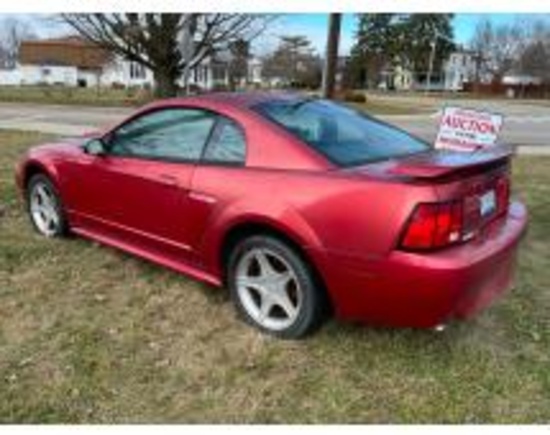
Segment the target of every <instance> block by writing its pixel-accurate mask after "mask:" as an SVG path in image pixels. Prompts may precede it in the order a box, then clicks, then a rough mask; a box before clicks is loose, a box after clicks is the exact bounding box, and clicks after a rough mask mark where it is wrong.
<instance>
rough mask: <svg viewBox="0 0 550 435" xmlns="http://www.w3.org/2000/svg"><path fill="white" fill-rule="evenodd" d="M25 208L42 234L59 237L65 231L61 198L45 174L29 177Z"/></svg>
mask: <svg viewBox="0 0 550 435" xmlns="http://www.w3.org/2000/svg"><path fill="white" fill-rule="evenodd" d="M27 209H28V213H29V216H30V219H31V222H32V224H33V226H34V228H35V229H36V230H37V231H38V232H39V233H40V234H42V235H43V236H46V237H60V236H62V235H64V234H65V233H66V232H67V229H68V228H67V221H66V219H65V215H64V212H63V206H62V203H61V198H60V197H59V194H58V192H57V190H56V188H55V186H54V185H53V183H52V182H51V181H50V179H49V178H48V177H47V176H46V175H43V174H37V175H34V176H33V177H32V178H31V179H30V181H29V183H28V185H27Z"/></svg>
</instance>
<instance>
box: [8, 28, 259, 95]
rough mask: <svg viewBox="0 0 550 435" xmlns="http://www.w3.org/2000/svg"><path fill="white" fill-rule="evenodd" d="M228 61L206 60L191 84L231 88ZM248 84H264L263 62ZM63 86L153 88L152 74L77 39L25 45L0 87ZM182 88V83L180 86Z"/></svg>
mask: <svg viewBox="0 0 550 435" xmlns="http://www.w3.org/2000/svg"><path fill="white" fill-rule="evenodd" d="M229 61H230V59H229V58H228V56H227V55H225V54H223V53H222V54H219V55H216V56H210V57H207V58H206V59H204V60H203V61H202V62H201V63H200V64H199V65H198V66H197V67H195V68H194V69H193V70H192V71H190V74H189V83H190V85H192V86H195V87H197V88H199V89H201V90H212V89H216V88H219V87H227V86H228V85H229ZM248 70H249V71H248V72H249V81H251V82H252V83H258V82H261V62H260V61H258V60H257V59H252V60H251V61H250V62H249V65H248ZM40 84H44V85H62V86H78V87H96V86H103V87H112V86H120V87H131V86H140V87H144V86H151V87H152V86H153V85H154V77H153V73H152V71H151V70H149V69H148V68H146V67H144V66H143V65H141V64H139V63H136V62H131V61H128V60H125V59H122V58H121V57H119V56H114V55H112V54H111V53H109V52H108V51H107V50H105V49H103V48H101V47H99V46H97V45H96V44H93V43H91V42H88V41H86V40H84V39H82V38H80V37H78V36H70V37H66V38H58V39H43V40H33V41H23V42H22V43H21V46H20V49H19V59H18V62H17V65H16V68H15V69H12V70H0V85H40ZM180 84H183V83H180Z"/></svg>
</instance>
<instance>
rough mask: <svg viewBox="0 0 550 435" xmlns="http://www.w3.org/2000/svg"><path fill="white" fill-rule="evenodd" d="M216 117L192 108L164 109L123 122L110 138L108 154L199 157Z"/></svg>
mask: <svg viewBox="0 0 550 435" xmlns="http://www.w3.org/2000/svg"><path fill="white" fill-rule="evenodd" d="M215 121H216V116H215V115H213V114H211V113H209V112H206V111H203V110H196V109H165V110H159V111H156V112H153V113H150V114H146V115H143V116H141V117H139V118H137V119H135V120H133V121H130V122H129V123H127V124H125V125H123V126H122V127H120V128H119V129H118V130H116V131H115V133H114V135H113V137H112V138H111V147H110V152H111V154H115V155H123V156H136V157H145V158H160V159H162V158H164V159H172V160H191V161H196V160H199V159H200V156H201V154H202V150H203V148H204V145H205V143H206V140H207V138H208V136H209V134H210V131H211V130H212V127H213V126H214V123H215Z"/></svg>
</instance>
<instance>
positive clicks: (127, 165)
mask: <svg viewBox="0 0 550 435" xmlns="http://www.w3.org/2000/svg"><path fill="white" fill-rule="evenodd" d="M215 121H216V116H215V115H214V114H212V113H210V112H207V111H203V110H199V109H194V108H165V109H160V110H155V111H154V112H150V113H146V114H143V115H140V116H138V117H137V118H135V119H132V120H130V121H129V122H127V123H126V124H124V125H122V126H121V127H119V128H117V129H116V130H114V131H113V132H111V133H110V134H108V135H107V137H106V140H105V141H106V154H105V155H100V156H97V155H86V157H84V158H83V159H81V161H80V165H79V168H78V170H77V171H75V173H74V176H73V177H72V178H73V180H72V181H73V182H71V183H70V184H71V185H72V186H73V188H72V191H73V194H72V198H71V199H72V204H74V209H75V211H76V214H77V215H78V216H79V217H80V221H81V222H84V225H85V226H87V227H88V228H91V229H92V231H96V232H97V231H99V232H101V233H103V234H104V235H106V236H108V237H115V238H117V239H118V240H119V241H123V242H126V243H130V244H132V245H134V246H135V245H138V246H141V245H143V247H145V248H146V249H148V250H155V251H157V250H158V251H161V252H162V253H163V255H166V254H168V253H170V252H172V253H174V255H177V256H178V257H179V258H185V255H190V254H191V246H190V243H189V228H188V222H189V220H188V215H189V206H190V202H189V196H188V193H189V189H190V183H191V179H192V175H193V171H194V169H195V166H196V163H197V161H198V160H199V159H200V156H201V154H202V152H203V148H204V146H205V143H206V141H207V139H208V137H209V136H210V134H211V131H212V129H213V127H214V125H215ZM182 255H183V257H182Z"/></svg>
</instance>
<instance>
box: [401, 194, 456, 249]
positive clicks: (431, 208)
mask: <svg viewBox="0 0 550 435" xmlns="http://www.w3.org/2000/svg"><path fill="white" fill-rule="evenodd" d="M462 223H463V222H462V203H461V202H460V201H450V202H442V203H422V204H418V205H417V206H416V208H415V210H414V212H413V214H412V215H411V218H410V219H409V221H408V223H407V227H406V228H405V232H404V234H403V237H402V238H401V244H400V246H401V248H403V249H407V250H429V249H434V248H442V247H444V246H448V245H452V244H454V243H456V242H458V241H460V240H461V235H462Z"/></svg>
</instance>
